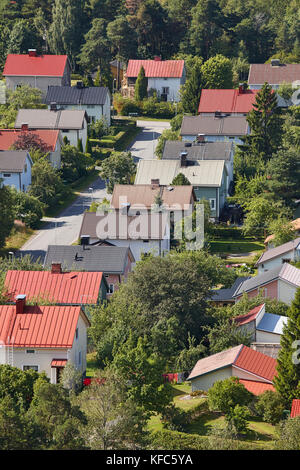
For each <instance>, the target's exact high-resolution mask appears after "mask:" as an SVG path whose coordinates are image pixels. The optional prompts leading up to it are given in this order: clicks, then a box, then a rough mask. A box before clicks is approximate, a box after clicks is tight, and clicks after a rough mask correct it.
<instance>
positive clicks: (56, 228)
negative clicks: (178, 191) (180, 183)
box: [19, 121, 170, 260]
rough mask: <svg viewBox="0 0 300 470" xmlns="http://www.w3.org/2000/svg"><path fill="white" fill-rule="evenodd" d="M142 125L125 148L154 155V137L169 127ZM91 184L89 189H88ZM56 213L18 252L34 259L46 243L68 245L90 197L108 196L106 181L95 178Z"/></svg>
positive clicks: (152, 123) (41, 254) (144, 155)
mask: <svg viewBox="0 0 300 470" xmlns="http://www.w3.org/2000/svg"><path fill="white" fill-rule="evenodd" d="M137 126H139V127H142V128H143V129H142V131H141V133H140V134H139V135H138V136H137V137H136V139H135V141H134V142H133V143H132V145H131V147H129V148H128V150H129V151H131V152H132V155H133V156H134V157H135V160H136V161H138V160H140V159H141V158H145V159H149V158H155V155H154V151H155V147H156V144H157V139H158V137H159V136H160V134H161V133H162V131H163V130H164V129H168V128H169V127H170V124H169V122H163V121H137ZM90 188H92V190H91V189H90ZM90 188H87V189H86V190H85V191H82V192H81V193H80V196H79V197H78V198H77V199H76V200H75V201H74V202H73V204H71V205H70V206H69V207H68V208H67V209H65V210H64V211H63V212H62V213H61V214H60V215H59V216H58V217H53V218H44V219H43V222H44V223H45V225H44V227H43V228H42V229H41V230H39V231H38V233H37V234H36V235H34V236H33V237H31V238H30V240H28V241H27V242H26V243H25V245H23V246H22V248H21V250H20V251H19V253H20V254H21V255H22V256H23V255H25V254H30V255H31V256H32V257H33V258H34V259H37V258H39V257H40V258H41V259H42V260H43V259H44V256H45V254H46V251H47V249H48V245H71V244H72V243H74V242H75V241H77V239H78V235H79V230H80V227H81V222H82V216H83V213H84V211H85V210H86V209H88V208H89V207H90V205H91V203H92V202H93V201H95V202H100V201H102V199H103V198H107V199H110V198H111V195H108V194H107V192H106V189H105V182H104V181H103V180H101V179H100V178H98V179H97V180H96V181H94V183H92V184H91V185H90Z"/></svg>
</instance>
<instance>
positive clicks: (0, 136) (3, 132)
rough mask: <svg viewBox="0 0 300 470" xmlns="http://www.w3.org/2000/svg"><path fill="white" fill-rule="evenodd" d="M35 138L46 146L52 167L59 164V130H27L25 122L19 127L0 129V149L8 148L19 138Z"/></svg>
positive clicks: (60, 142)
mask: <svg viewBox="0 0 300 470" xmlns="http://www.w3.org/2000/svg"><path fill="white" fill-rule="evenodd" d="M23 137H24V140H25V139H29V140H30V139H31V138H33V139H37V140H39V141H42V143H43V144H45V146H46V147H47V149H48V150H47V152H48V160H49V162H50V164H51V166H53V168H56V169H59V168H60V166H61V148H62V145H63V142H62V136H61V133H60V131H59V130H49V129H47V130H45V129H36V130H34V131H33V130H31V131H29V129H28V126H27V125H26V124H25V125H23V126H22V128H21V129H0V150H10V149H11V147H12V146H13V145H14V144H16V143H17V142H18V140H19V139H22V138H23Z"/></svg>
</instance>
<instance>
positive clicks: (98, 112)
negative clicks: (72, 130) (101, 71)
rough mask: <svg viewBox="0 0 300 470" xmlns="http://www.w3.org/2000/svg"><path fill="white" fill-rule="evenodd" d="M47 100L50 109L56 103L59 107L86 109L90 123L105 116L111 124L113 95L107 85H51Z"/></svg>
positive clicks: (79, 83) (81, 83) (80, 83)
mask: <svg viewBox="0 0 300 470" xmlns="http://www.w3.org/2000/svg"><path fill="white" fill-rule="evenodd" d="M45 101H46V104H47V105H48V108H49V109H50V107H51V104H53V103H55V104H56V106H57V108H58V109H79V110H84V111H85V112H86V114H87V118H88V122H89V123H90V122H95V121H98V120H99V119H101V118H105V120H106V122H107V124H108V126H110V124H111V95H110V91H109V89H108V88H106V87H85V86H84V85H83V82H77V85H76V86H72V87H71V86H49V88H48V93H47V96H46V100H45Z"/></svg>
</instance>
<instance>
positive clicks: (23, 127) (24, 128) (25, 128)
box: [21, 122, 28, 131]
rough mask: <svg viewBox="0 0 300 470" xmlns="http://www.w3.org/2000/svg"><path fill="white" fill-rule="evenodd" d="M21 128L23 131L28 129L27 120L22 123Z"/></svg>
mask: <svg viewBox="0 0 300 470" xmlns="http://www.w3.org/2000/svg"><path fill="white" fill-rule="evenodd" d="M21 130H22V131H28V124H26V123H25V122H22V124H21Z"/></svg>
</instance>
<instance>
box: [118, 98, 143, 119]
mask: <svg viewBox="0 0 300 470" xmlns="http://www.w3.org/2000/svg"><path fill="white" fill-rule="evenodd" d="M142 109H143V108H142V106H141V104H140V103H138V102H137V101H134V100H131V99H130V98H126V100H125V101H124V104H123V106H122V108H121V110H120V114H121V116H129V114H131V113H137V114H138V115H141V114H142Z"/></svg>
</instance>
